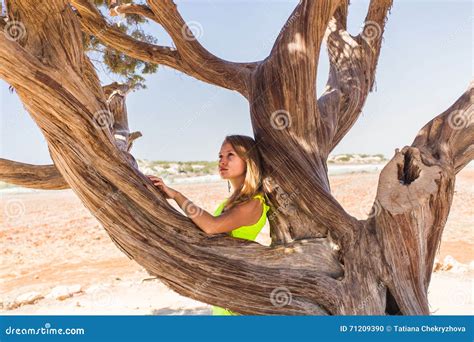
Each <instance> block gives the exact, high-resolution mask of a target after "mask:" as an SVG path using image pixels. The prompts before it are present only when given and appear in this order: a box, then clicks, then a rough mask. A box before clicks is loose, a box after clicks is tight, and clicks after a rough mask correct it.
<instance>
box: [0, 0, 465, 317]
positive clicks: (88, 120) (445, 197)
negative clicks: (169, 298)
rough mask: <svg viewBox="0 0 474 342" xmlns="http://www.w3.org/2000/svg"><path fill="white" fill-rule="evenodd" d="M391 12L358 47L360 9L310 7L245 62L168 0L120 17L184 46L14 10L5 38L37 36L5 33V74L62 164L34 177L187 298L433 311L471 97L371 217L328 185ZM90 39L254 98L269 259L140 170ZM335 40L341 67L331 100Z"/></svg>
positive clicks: (52, 6) (1, 68)
mask: <svg viewBox="0 0 474 342" xmlns="http://www.w3.org/2000/svg"><path fill="white" fill-rule="evenodd" d="M70 5H72V7H71V6H70ZM391 5H392V2H391V1H389V0H377V1H375V0H372V1H371V2H370V5H369V9H368V13H367V16H366V19H365V22H364V27H363V30H362V32H361V33H360V34H359V35H357V36H355V37H354V36H351V35H350V34H349V33H348V32H347V31H346V21H347V12H348V3H347V1H342V0H339V1H336V0H333V1H329V0H326V1H325V0H322V1H310V0H302V1H300V3H299V4H298V5H297V6H296V8H295V10H294V12H293V13H292V15H291V16H290V18H289V19H288V21H287V23H286V24H285V26H284V27H283V29H282V30H281V32H280V34H279V36H278V38H277V40H276V42H275V44H274V46H273V48H272V51H271V53H270V55H269V56H268V57H267V58H266V59H265V60H263V61H258V62H252V63H233V62H229V61H224V60H222V59H220V58H218V57H216V56H214V55H212V54H211V53H210V52H209V51H207V50H206V49H205V48H204V47H202V46H201V45H200V44H199V43H198V41H197V40H196V39H195V37H194V36H193V35H192V33H191V31H190V30H189V28H188V27H187V24H186V23H185V21H184V20H183V18H182V17H181V16H180V15H179V12H178V10H177V7H176V5H175V4H174V3H173V2H172V1H170V0H148V1H147V5H124V6H117V7H114V8H113V12H114V13H124V14H127V13H134V14H139V15H143V16H146V17H147V18H149V19H151V20H153V21H155V22H156V23H158V24H160V25H162V26H163V28H164V29H165V30H166V31H167V32H168V33H169V35H170V36H171V38H172V39H173V41H174V43H175V45H176V49H175V48H170V47H160V46H155V45H151V44H145V43H142V42H139V41H137V40H135V39H133V38H132V37H129V36H127V35H125V34H124V33H122V32H120V31H118V30H116V29H114V28H113V27H111V26H109V25H108V24H107V22H106V20H105V19H104V18H103V17H102V16H101V14H100V13H99V12H98V11H97V10H96V9H95V8H94V6H93V5H92V4H91V3H90V2H89V1H88V0H71V1H70V2H68V1H66V0H50V1H47V2H44V3H43V4H42V5H41V6H35V5H33V4H31V2H30V1H27V0H17V1H15V2H14V3H12V2H11V1H7V10H8V16H9V17H8V19H9V20H8V21H3V23H2V24H1V25H3V26H2V27H6V26H10V29H11V28H12V27H13V26H14V23H16V25H17V26H18V27H19V28H20V29H24V32H23V33H24V34H22V36H21V37H19V39H11V37H8V33H7V32H8V30H4V33H0V44H1V46H2V49H1V50H0V77H1V78H2V79H4V80H6V81H7V82H8V83H9V84H10V85H12V86H13V87H14V88H15V89H16V91H17V93H18V95H19V96H20V99H21V100H22V102H23V103H24V105H25V107H26V108H27V110H28V111H29V113H30V114H31V116H32V118H33V120H34V121H35V122H36V123H37V125H38V126H39V127H40V129H41V131H42V133H43V134H44V136H45V138H46V140H47V142H48V147H49V150H50V154H51V158H52V160H53V162H54V167H53V166H49V167H48V168H47V172H45V175H44V176H43V174H42V173H40V170H41V172H44V171H43V170H44V169H40V168H37V169H34V168H33V169H32V168H31V167H30V168H29V169H28V168H27V172H29V173H34V176H35V177H36V178H37V179H38V184H39V183H41V182H43V183H48V184H52V183H53V182H61V181H62V182H65V183H66V184H67V185H68V186H70V187H71V189H72V190H73V191H74V192H75V193H76V194H77V196H79V198H80V199H81V200H82V202H83V203H84V205H85V206H86V207H87V208H88V209H89V210H90V212H91V213H92V214H93V215H94V216H95V217H96V218H97V219H98V220H99V221H100V222H101V223H102V225H103V227H104V229H106V231H107V232H108V234H109V235H110V236H111V238H112V239H113V241H114V242H115V243H116V244H117V246H118V247H119V248H120V249H121V250H122V251H123V252H124V253H126V254H127V255H128V256H129V257H130V258H131V259H134V260H135V261H136V262H138V263H139V264H140V265H142V266H143V267H144V268H145V269H147V270H148V272H149V273H150V274H153V275H156V276H157V277H159V278H160V279H161V280H162V281H163V282H164V283H165V284H167V285H168V286H169V287H170V288H171V289H173V290H175V291H176V292H178V293H180V294H182V295H184V296H188V297H191V298H193V299H196V300H200V301H202V302H206V303H209V304H213V305H218V306H223V307H227V308H229V309H231V310H233V311H235V312H239V313H241V314H289V315H298V314H321V315H327V314H332V315H337V314H382V315H383V314H429V307H428V301H427V288H428V285H429V281H430V276H431V272H432V266H433V260H434V254H435V252H436V249H437V247H438V245H439V243H440V240H441V234H442V231H443V228H444V225H445V222H446V218H447V215H448V212H449V208H450V206H451V201H452V197H453V192H454V181H455V175H456V173H457V172H459V171H460V170H461V169H462V168H463V167H464V166H465V165H466V164H467V163H468V162H469V161H470V160H472V158H473V154H474V149H473V143H474V141H473V140H474V134H473V133H474V132H473V130H474V124H473V120H472V102H473V96H474V90H473V85H472V84H471V85H470V86H469V88H468V90H467V91H466V92H465V93H464V94H463V95H462V96H461V97H460V98H459V99H458V100H457V101H456V103H455V104H453V105H452V106H451V107H450V108H449V109H447V110H446V111H445V112H444V113H442V114H441V115H439V116H437V117H436V118H434V119H433V120H432V121H431V122H430V123H428V124H427V125H426V126H425V127H423V128H422V129H421V130H420V132H419V133H418V135H417V137H416V139H415V140H414V142H413V143H412V145H411V146H405V147H404V148H402V149H401V150H397V151H396V153H395V156H394V157H393V159H392V160H391V161H390V162H389V163H388V164H387V165H386V167H385V168H384V169H383V171H382V173H381V176H380V180H379V184H378V190H377V196H376V199H375V201H374V205H373V208H372V212H371V214H370V215H369V217H368V218H367V219H366V220H357V219H355V218H354V217H352V216H351V215H349V214H348V213H347V212H346V211H345V210H344V208H343V207H342V206H341V205H340V204H339V203H338V202H337V200H336V199H335V198H334V197H333V196H332V195H331V190H330V186H329V181H328V175H327V163H326V161H327V157H328V155H329V153H330V152H331V151H332V150H333V149H334V147H335V146H336V145H337V144H338V142H339V141H340V140H341V139H342V138H343V137H344V135H345V134H346V133H347V132H348V131H349V129H350V128H351V127H352V125H353V124H354V123H355V121H356V120H357V118H358V116H359V115H360V113H361V110H362V107H363V104H364V102H365V99H366V98H367V95H368V93H369V92H370V91H371V90H372V87H373V84H374V77H375V69H376V65H377V61H378V57H379V54H380V48H381V42H382V36H383V31H384V27H385V21H386V18H387V14H388V11H389V10H390V7H391ZM81 30H84V31H86V32H88V33H89V34H93V35H95V36H96V37H97V38H98V39H100V40H101V41H102V42H104V44H107V45H109V46H110V47H113V48H115V49H117V50H120V51H123V52H125V53H127V54H130V55H131V56H133V57H136V58H139V59H143V60H146V61H149V62H154V63H159V64H164V65H167V66H169V67H172V68H175V69H177V70H180V71H182V72H184V73H187V74H189V75H191V76H193V77H196V78H197V79H200V80H203V81H205V82H208V83H211V84H215V85H217V86H220V87H224V88H227V89H231V90H235V91H238V92H239V93H240V94H242V95H243V96H244V97H246V98H247V99H248V100H249V103H250V115H251V121H252V125H253V128H254V134H255V138H256V141H257V147H256V148H258V149H259V150H260V151H261V152H262V155H263V156H264V167H265V191H266V193H267V195H268V196H269V198H270V202H271V203H270V205H271V212H270V213H269V218H270V222H271V235H272V245H271V246H269V247H268V246H262V245H259V244H258V243H255V242H251V241H246V240H240V239H234V238H231V237H229V236H226V235H225V234H221V235H215V236H207V235H206V234H205V233H203V232H202V231H201V230H200V229H198V228H197V227H196V226H195V225H194V224H193V223H192V221H191V220H190V219H189V218H187V217H186V216H183V215H182V214H181V213H179V212H178V211H176V210H175V209H174V208H173V207H172V206H171V205H170V204H169V203H168V202H167V201H166V199H164V198H163V196H162V195H161V194H160V192H159V191H158V190H157V189H156V188H155V187H154V186H153V185H152V184H151V183H150V181H149V180H148V179H147V178H146V177H145V176H144V175H142V174H141V173H140V172H139V171H138V169H137V167H136V164H135V163H134V160H133V157H131V155H130V154H129V153H128V150H129V145H128V144H124V143H123V142H124V139H128V138H129V137H128V125H127V124H126V121H123V120H122V123H121V124H120V125H115V126H114V125H112V124H111V122H110V121H109V120H108V119H107V118H108V117H106V120H104V118H103V113H104V112H105V113H108V112H109V110H111V111H112V110H113V109H112V108H118V107H120V106H117V104H116V103H114V104H112V103H111V102H110V101H107V98H106V94H109V93H110V92H109V93H108V92H107V90H103V89H102V88H101V87H100V85H99V82H98V79H97V76H96V75H95V73H94V71H93V69H92V68H91V65H90V62H89V61H88V59H87V57H86V56H85V55H84V51H83V46H82V40H81ZM325 35H326V36H327V45H328V53H329V56H330V63H331V67H330V74H329V78H328V82H327V87H326V90H325V92H324V93H323V94H322V95H321V96H320V97H319V98H318V97H317V94H316V77H317V61H318V57H319V53H320V50H321V45H322V42H323V38H324V36H325ZM122 95H123V90H122ZM121 106H123V104H122V105H121ZM121 108H122V107H121ZM123 108H124V107H123ZM125 117H126V116H125ZM122 118H123V117H122ZM117 136H118V137H117ZM117 139H118V141H117ZM4 163H7V162H4ZM13 165H14V164H13ZM53 168H54V169H53ZM11 169H12V167H11V166H9V164H8V163H7V164H2V166H1V169H0V171H1V173H2V175H3V176H2V177H3V179H6V180H10V181H12V176H11V174H12V170H11ZM13 169H14V171H13V173H14V172H15V170H17V177H18V176H21V173H22V172H23V171H22V170H20V169H16V166H15V165H14V166H13ZM36 170H38V172H35V171H36ZM56 171H57V172H59V173H60V174H61V176H62V179H61V178H60V177H59V176H58V175H57V173H56V174H55V172H56ZM18 174H20V175H18ZM52 174H53V175H54V177H53V176H51V175H52ZM8 177H10V178H8ZM29 177H31V176H29ZM13 178H14V177H13ZM50 178H52V179H53V180H49V179H50ZM63 184H64V183H63ZM189 214H192V213H189ZM197 214H198V213H197ZM242 291H245V294H246V295H245V296H242V295H241V294H242Z"/></svg>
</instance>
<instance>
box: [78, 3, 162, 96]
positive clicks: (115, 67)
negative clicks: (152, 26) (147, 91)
mask: <svg viewBox="0 0 474 342" xmlns="http://www.w3.org/2000/svg"><path fill="white" fill-rule="evenodd" d="M93 2H94V4H95V5H96V6H97V8H98V9H99V11H100V12H101V13H102V14H103V15H104V17H105V18H106V20H107V21H108V22H109V24H110V25H111V26H113V27H115V28H117V29H119V30H120V31H122V32H124V33H126V34H128V35H129V36H131V37H133V38H135V39H137V40H140V41H143V42H146V43H150V44H156V43H157V40H156V38H155V37H153V36H152V35H150V34H147V33H146V32H145V30H144V28H143V26H144V24H146V23H147V22H148V20H146V19H145V18H143V17H142V16H139V15H126V16H124V17H121V16H119V17H111V16H109V14H108V13H109V8H108V4H107V3H108V1H106V0H94V1H93ZM131 2H132V0H122V1H121V4H127V3H131ZM134 3H139V2H138V1H134ZM84 46H85V47H86V51H87V53H88V56H89V57H90V59H91V61H92V63H94V66H95V67H96V68H97V69H98V70H100V71H102V72H103V73H105V74H106V75H107V76H109V78H112V79H113V80H114V81H119V82H122V83H128V84H130V85H131V86H132V88H134V89H140V88H146V85H145V79H144V77H143V75H146V74H153V73H155V72H156V71H157V70H158V65H157V64H153V63H147V62H143V61H141V60H138V59H135V58H132V57H129V56H127V55H126V54H124V53H122V52H120V51H117V50H115V49H112V48H110V47H107V46H105V45H103V44H102V43H101V42H100V41H99V40H98V39H97V38H96V37H94V36H90V35H88V34H86V33H84ZM116 78H118V79H116Z"/></svg>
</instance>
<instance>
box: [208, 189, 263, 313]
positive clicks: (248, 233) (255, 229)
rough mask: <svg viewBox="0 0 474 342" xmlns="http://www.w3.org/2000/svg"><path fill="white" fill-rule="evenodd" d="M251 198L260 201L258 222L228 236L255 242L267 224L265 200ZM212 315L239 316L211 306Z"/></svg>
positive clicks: (218, 211) (257, 196) (218, 209)
mask: <svg viewBox="0 0 474 342" xmlns="http://www.w3.org/2000/svg"><path fill="white" fill-rule="evenodd" d="M253 198H258V199H260V202H261V203H262V205H263V211H262V215H261V216H260V218H259V220H258V221H257V223H255V224H253V225H251V226H242V227H239V228H236V229H234V230H232V231H231V232H230V236H232V237H236V238H239V239H246V240H252V241H255V239H256V238H257V235H258V233H260V231H261V230H262V228H263V226H264V225H265V223H266V222H267V212H268V210H269V209H270V207H269V206H268V205H267V203H266V202H265V198H264V197H263V196H262V195H261V194H257V195H255V196H253ZM227 200H228V199H226V200H224V201H223V202H222V203H221V204H220V205H219V206H218V207H217V209H216V210H215V212H214V216H219V215H220V214H221V213H222V210H223V209H224V206H225V204H226V202H227ZM212 315H214V316H217V315H225V316H236V315H239V314H237V313H235V312H233V311H230V310H227V309H224V308H221V307H219V306H213V307H212Z"/></svg>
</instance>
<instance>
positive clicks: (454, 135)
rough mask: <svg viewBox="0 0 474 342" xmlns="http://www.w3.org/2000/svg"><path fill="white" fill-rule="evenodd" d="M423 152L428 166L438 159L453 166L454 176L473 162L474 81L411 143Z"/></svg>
mask: <svg viewBox="0 0 474 342" xmlns="http://www.w3.org/2000/svg"><path fill="white" fill-rule="evenodd" d="M412 146H413V147H417V148H418V149H420V150H423V151H424V152H425V153H424V154H423V155H422V156H430V155H431V156H433V157H434V159H428V158H427V159H425V160H424V162H425V163H426V164H427V165H432V164H433V163H436V162H437V159H441V160H443V161H446V162H449V163H452V165H453V167H454V170H455V173H458V172H459V171H461V170H462V169H463V168H464V166H466V165H467V164H468V163H469V162H470V161H471V160H472V159H474V81H471V83H470V85H469V87H468V89H467V90H466V91H465V92H464V94H463V95H462V96H461V97H460V98H459V99H458V100H457V101H456V102H455V103H454V104H453V105H452V106H451V107H449V108H448V109H447V110H446V111H445V112H443V113H442V114H440V115H439V116H437V117H436V118H434V119H433V120H432V121H430V122H429V123H428V124H426V126H425V127H423V128H422V129H421V130H420V132H418V135H417V136H416V138H415V140H414V141H413V143H412Z"/></svg>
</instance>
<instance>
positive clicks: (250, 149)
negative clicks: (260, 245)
mask: <svg viewBox="0 0 474 342" xmlns="http://www.w3.org/2000/svg"><path fill="white" fill-rule="evenodd" d="M226 142H227V143H229V144H231V145H232V147H233V148H234V150H235V152H236V153H237V155H238V156H239V157H240V158H242V159H243V160H244V161H245V164H246V166H247V167H246V171H245V179H244V182H243V184H242V186H241V187H240V188H238V189H235V191H234V192H233V194H232V195H231V196H230V197H229V199H228V201H227V202H226V204H225V206H224V209H230V208H232V207H234V206H235V205H237V204H239V203H243V202H245V201H247V200H249V199H251V198H253V196H255V195H256V194H258V193H262V194H263V184H262V180H263V168H262V158H261V156H260V152H259V151H258V149H257V147H256V145H257V143H256V142H255V140H254V139H253V138H251V137H249V136H246V135H228V136H226V137H225V139H224V142H223V143H222V144H225V143H226ZM224 209H223V211H224Z"/></svg>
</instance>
